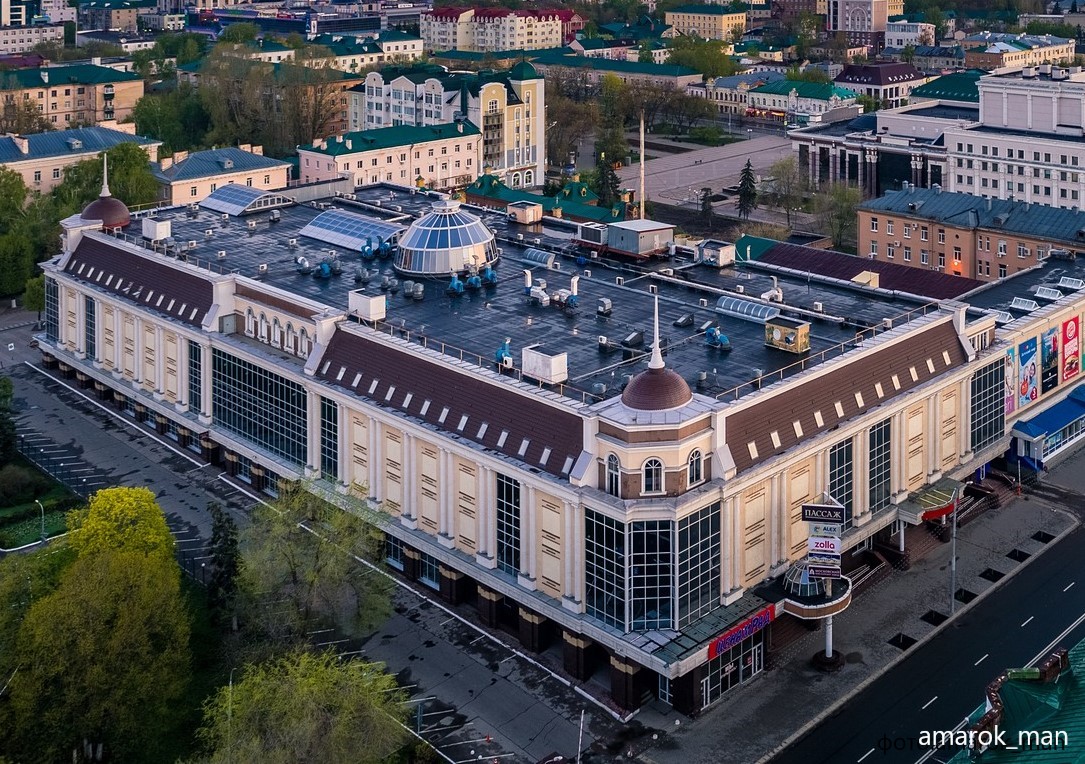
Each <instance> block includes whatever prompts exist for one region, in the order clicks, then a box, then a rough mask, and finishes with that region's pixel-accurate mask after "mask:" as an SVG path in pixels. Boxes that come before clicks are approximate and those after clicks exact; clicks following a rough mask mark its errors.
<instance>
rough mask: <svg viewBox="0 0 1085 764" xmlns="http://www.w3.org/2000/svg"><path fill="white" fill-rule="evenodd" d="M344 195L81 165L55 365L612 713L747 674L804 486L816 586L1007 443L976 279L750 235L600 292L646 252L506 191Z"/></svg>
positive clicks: (51, 294)
mask: <svg viewBox="0 0 1085 764" xmlns="http://www.w3.org/2000/svg"><path fill="white" fill-rule="evenodd" d="M355 196H356V198H355V199H348V198H338V199H330V200H326V201H324V202H321V203H319V204H305V205H297V204H292V203H291V202H290V200H289V199H287V198H285V197H284V196H282V195H279V194H276V193H275V192H261V191H259V190H257V189H248V188H245V187H242V186H236V185H230V186H226V187H223V188H220V189H218V190H217V191H216V192H214V193H213V194H211V195H210V196H209V197H207V198H206V199H204V200H203V201H202V202H201V203H200V204H199V205H197V206H196V207H195V208H188V207H184V208H178V209H173V210H156V211H155V212H154V214H153V215H150V214H142V215H133V214H132V213H130V212H129V211H128V210H127V209H126V208H125V207H124V205H123V204H121V203H120V202H119V201H118V200H116V199H114V198H112V197H109V196H108V195H107V194H106V193H104V194H103V196H102V198H100V199H99V200H97V201H95V202H94V203H92V205H91V206H90V207H88V208H87V209H86V210H84V212H83V213H82V215H75V216H72V217H71V218H68V219H67V220H65V221H64V222H63V231H64V234H63V250H62V253H61V254H60V255H58V256H57V257H55V258H53V259H52V260H50V261H48V262H46V263H44V265H43V267H44V269H45V272H46V310H45V331H44V332H43V333H42V335H41V336H40V338H39V341H40V342H41V347H42V350H43V354H44V355H43V357H44V360H45V364H46V365H47V366H48V367H50V368H52V369H55V370H56V371H57V372H58V373H60V374H62V375H64V376H66V377H67V378H69V379H71V380H73V382H72V383H73V384H78V385H80V386H82V387H83V388H84V389H87V390H90V391H92V392H93V394H95V395H97V396H98V398H99V399H100V400H102V401H104V402H107V403H109V404H112V405H114V406H115V407H116V409H117V411H118V412H119V413H121V415H122V416H126V417H130V418H131V419H132V420H133V421H135V422H138V423H141V424H142V425H143V426H145V427H149V428H152V429H153V430H154V431H156V432H157V433H159V434H160V435H161V436H162V437H163V438H166V439H169V440H172V441H174V442H176V444H177V447H178V448H181V449H185V450H186V451H192V452H193V453H194V454H198V455H199V456H200V457H201V458H204V459H207V460H209V461H213V462H214V463H217V464H223V465H225V466H226V467H227V469H228V471H229V473H230V475H231V476H232V478H233V479H236V480H239V481H242V482H245V483H248V484H250V485H251V487H252V490H255V491H262V492H266V493H271V494H274V493H275V492H276V491H277V490H278V489H279V485H280V481H281V480H296V479H306V480H308V481H309V483H308V484H309V485H310V486H311V488H312V490H314V491H317V492H319V493H320V495H322V496H324V497H326V498H328V499H329V500H331V501H333V502H336V503H337V504H339V505H340V506H343V507H349V506H351V505H352V504H355V503H357V502H364V501H367V500H368V501H370V502H372V503H373V505H374V506H378V507H380V508H381V509H382V510H383V511H384V512H385V513H386V515H387V521H386V522H385V523H384V524H383V525H382V527H381V530H382V531H383V532H384V533H385V534H386V545H385V554H386V556H387V558H388V560H389V564H390V565H392V566H393V567H395V568H397V569H399V570H400V571H401V572H402V574H403V576H404V577H406V578H407V579H410V580H412V581H415V582H417V583H418V585H420V586H423V587H427V588H430V589H432V590H433V591H434V592H435V595H436V596H440V597H442V598H443V599H445V600H446V601H448V602H451V603H456V604H459V603H469V604H471V605H474V606H475V608H477V612H478V618H479V619H480V620H481V621H483V622H484V623H486V624H488V625H491V626H498V625H501V624H504V625H507V626H509V627H510V628H514V629H515V630H516V631H517V633H518V634H519V635H520V639H521V641H522V644H523V646H524V649H525V650H527V651H529V652H537V651H541V650H544V649H546V648H547V647H548V646H550V645H554V644H557V645H560V646H561V648H562V655H563V658H564V668H565V671H566V672H567V673H568V674H569V675H571V676H573V677H575V678H576V679H577V680H578V681H584V680H588V679H590V678H591V677H593V676H594V675H596V674H600V675H601V676H600V679H601V680H602V682H603V683H604V686H607V685H609V689H610V698H611V699H612V701H613V702H614V703H615V704H616V705H617V706H619V707H621V708H624V709H632V708H636V707H638V706H639V705H641V704H642V703H643V702H644V698H645V696H648V697H655V698H658V699H660V700H661V701H662V702H664V703H669V704H671V705H673V706H674V707H675V708H676V709H678V710H679V711H681V712H684V713H697V712H699V711H700V710H701V709H703V708H705V707H707V706H709V705H711V704H713V703H715V702H717V701H719V700H720V699H721V698H723V697H725V696H726V694H727V693H728V692H733V691H734V690H735V688H737V687H739V686H740V685H741V684H743V683H744V682H746V681H747V680H749V679H751V678H753V677H754V676H756V675H757V674H758V673H760V672H761V671H762V670H763V668H764V667H765V665H766V659H767V658H768V657H770V651H771V650H772V649H773V634H774V633H775V630H776V629H777V628H779V629H781V630H783V629H785V628H787V627H790V628H791V629H793V630H794V629H798V628H800V624H799V619H801V618H806V617H810V616H811V613H810V603H809V602H804V601H803V600H802V598H801V597H796V596H792V595H788V594H787V593H784V592H776V591H775V589H772V590H771V591H770V588H766V587H765V586H764V585H765V584H766V582H771V581H773V580H775V579H777V578H778V577H779V576H781V575H782V574H784V573H785V572H786V571H788V570H789V569H790V568H791V565H792V563H793V562H795V561H798V560H800V559H801V558H803V557H805V555H806V550H807V548H808V543H809V542H808V534H809V530H808V527H807V524H806V523H804V522H803V521H802V512H801V507H802V505H803V504H805V503H815V502H819V501H825V500H828V499H827V498H825V497H826V494H827V496H828V497H831V498H832V500H833V501H836V502H838V503H839V504H840V505H841V510H842V512H843V516H844V522H843V526H844V532H843V538H842V546H843V549H844V554H843V555H842V558H841V559H842V565H843V566H844V567H843V570H844V578H842V579H841V580H840V582H839V588H837V587H834V591H835V592H836V599H835V600H833V601H832V602H831V603H826V607H828V608H829V612H834V611H835V610H838V609H840V608H843V607H846V606H847V604H848V602H850V594H851V588H850V579H849V578H847V576H848V572H849V570H854V569H856V568H857V567H860V566H862V565H864V564H867V560H868V559H871V555H870V554H869V553H868V551H867V550H868V549H869V548H872V547H873V545H875V544H892V543H895V541H896V539H897V537H900V538H901V543H904V542H905V541H906V540H907V536H908V533H907V531H908V528H910V527H914V526H917V525H919V524H921V523H923V522H924V521H925V520H927V519H931V518H936V517H938V516H940V514H944V513H945V512H947V511H949V509H948V508H947V507H948V505H946V506H942V505H935V504H931V505H926V506H925V499H924V497H925V496H927V495H928V493H929V492H930V491H931V487H932V486H933V485H934V484H938V485H939V486H941V487H944V486H947V485H948V486H957V487H960V486H961V483H960V481H961V480H962V479H965V478H967V477H969V476H971V475H973V474H974V473H975V471H976V469H977V468H979V467H982V466H983V465H984V464H986V463H987V462H988V461H989V460H990V459H991V458H993V457H994V456H996V455H1001V454H1003V453H1005V451H1006V450H1007V448H1008V444H1009V439H1008V437H1007V419H1008V416H1007V414H1006V411H1005V408H1004V398H1005V391H1006V378H1005V369H1006V361H1005V358H1006V346H1005V345H1004V344H1000V343H999V342H998V341H997V339H998V338H997V334H996V322H995V317H994V316H993V315H990V314H987V313H983V314H982V315H979V314H975V313H970V312H969V311H968V310H967V307H966V306H965V305H964V304H963V303H959V302H956V298H958V297H959V296H961V295H962V294H963V293H964V292H965V291H968V290H974V289H976V288H977V287H979V286H980V285H979V284H977V283H976V282H973V281H971V280H969V279H965V278H961V277H951V276H948V275H943V274H937V273H923V272H919V271H916V270H914V269H907V268H899V267H894V266H890V265H887V264H884V263H872V262H870V261H867V260H865V259H862V258H855V257H851V256H846V255H841V254H838V253H831V252H820V251H817V250H807V249H805V248H802V247H793V246H790V245H782V244H777V243H775V242H766V241H764V240H750V241H740V242H738V243H737V248H738V250H739V251H740V252H744V253H745V255H746V259H745V260H744V262H743V267H742V268H741V273H739V272H738V271H736V269H735V267H734V264H733V263H727V262H721V261H718V260H717V261H714V262H712V263H688V264H687V267H686V268H685V269H684V272H685V273H686V274H687V275H689V276H690V278H688V279H677V278H674V277H673V276H672V275H670V273H671V272H670V271H662V270H658V269H653V268H651V267H648V268H647V269H646V270H643V271H636V272H637V273H638V275H640V278H638V279H637V282H636V285H630V286H623V285H621V284H620V283H618V282H616V281H615V278H616V277H618V276H621V277H622V278H623V279H629V277H630V276H631V275H633V274H634V272H635V270H634V269H635V268H636V267H637V266H632V265H629V264H625V265H623V266H621V267H620V268H617V267H611V266H608V265H607V264H606V263H605V262H594V261H593V262H592V263H591V266H590V268H589V269H588V271H587V272H585V271H583V270H581V269H580V267H578V266H577V265H576V258H575V255H569V256H565V255H559V254H556V253H555V250H556V249H559V248H561V247H562V246H564V245H565V244H566V243H567V239H566V238H564V237H565V236H566V235H567V234H565V233H562V232H558V231H556V230H554V229H549V228H548V226H547V225H546V224H543V225H540V226H537V227H536V230H535V231H534V233H533V236H534V237H535V238H536V239H537V240H538V243H536V242H534V241H533V242H531V243H530V244H531V246H528V245H527V243H525V244H524V245H521V244H518V243H517V241H516V237H515V234H514V231H515V230H516V229H515V228H514V227H513V226H515V224H513V223H510V222H509V221H508V215H507V214H505V213H504V212H503V211H501V212H492V213H490V212H481V213H479V214H478V215H476V214H475V213H473V212H470V211H468V210H466V209H463V208H460V207H459V205H458V204H457V203H455V202H450V201H448V200H445V199H442V198H438V197H436V196H431V195H429V194H424V193H420V194H410V193H408V192H407V189H405V188H403V187H390V186H382V187H373V188H369V189H359V191H358V193H357V194H356V195H355ZM378 201H379V202H381V205H380V206H378V205H376V202H378ZM388 206H393V209H388V210H387V211H386V212H384V211H383V210H385V209H386V208H387V207H388ZM374 213H376V214H374ZM223 215H225V216H226V218H225V219H223ZM480 216H481V217H480ZM272 221H276V222H272ZM118 230H119V231H120V232H121V233H124V234H125V235H124V236H117V235H114V234H116V233H117V232H118ZM140 234H142V235H140ZM495 234H496V235H498V236H500V237H501V238H502V239H503V241H502V248H501V251H500V252H498V251H497V249H496V248H495V246H494V243H495V242H494V236H495ZM182 251H183V253H184V257H183V258H182V257H177V256H176V255H177V254H178V253H179V252H182ZM171 255H172V256H171ZM498 255H500V262H499V263H498V261H497V257H498ZM381 256H385V257H386V258H387V259H385V260H377V258H379V257H381ZM374 261H376V262H374ZM373 264H376V265H377V268H378V271H377V274H378V275H377V276H376V277H374V274H373V272H371V271H370V268H371V267H372V265H373ZM495 264H496V266H497V267H496V270H495V268H494V266H495ZM559 264H560V268H559V267H557V266H558V265H559ZM384 268H393V269H394V270H395V272H396V273H397V275H398V277H399V279H403V280H402V281H400V280H399V279H397V281H396V286H395V289H393V288H392V284H391V281H390V280H388V279H384V278H381V277H380V275H379V270H380V269H384ZM344 270H346V271H347V273H349V272H350V271H351V270H353V271H354V273H355V276H354V277H353V278H351V277H348V276H346V275H342V276H340V275H338V274H340V273H342V272H343V271H344ZM525 272H526V273H525ZM450 274H452V275H451V276H450ZM476 279H477V280H476ZM544 281H545V283H543V282H544ZM408 282H409V283H408ZM435 282H436V283H435ZM525 282H526V287H525ZM446 285H447V286H446ZM382 286H384V287H385V288H384V289H383V290H382ZM738 287H742V289H739V288H738ZM525 289H526V290H527V292H528V294H525ZM465 290H477V292H478V294H479V295H480V296H481V295H482V294H484V295H485V299H472V298H471V296H470V295H468V294H463V292H464V291H465ZM923 294H926V295H929V296H925V297H921V296H919V295H923ZM758 295H761V296H760V297H758ZM574 298H575V299H574ZM601 301H602V302H601ZM1079 303H1080V301H1077V302H1075V303H1074V306H1076V310H1077V311H1078V312H1080V310H1081V305H1080V304H1079ZM597 304H601V305H603V306H604V307H605V308H606V309H605V310H604V311H603V312H599V310H598V309H597V308H596V305H597ZM580 305H584V306H586V308H587V309H583V310H581V309H578V306H580ZM1070 308H1071V306H1070V304H1069V301H1068V302H1067V303H1064V307H1063V308H1062V310H1063V311H1064V312H1065V313H1069V312H1070ZM785 309H786V310H787V311H788V313H789V316H783V315H781V311H782V310H785ZM653 312H656V317H655V318H653ZM794 316H798V318H795V317H794ZM1046 318H1047V317H1046V316H1045V320H1046ZM495 319H496V320H495ZM1037 320H1039V319H1037ZM706 324H707V325H708V327H709V328H715V327H716V326H717V325H718V326H719V327H720V328H721V329H723V330H724V332H725V334H726V337H723V338H722V339H721V337H720V336H719V333H718V332H716V331H714V332H713V333H712V334H711V335H706V334H705V332H704V330H703V329H702V327H703V326H704V325H706ZM814 324H816V329H815V330H811V326H812V325H814ZM658 327H666V336H665V337H664V336H661V333H660V329H659V328H658ZM542 333H545V337H546V339H545V341H544V343H543V344H541V345H540V344H539V337H541V336H542ZM706 337H708V338H709V339H710V340H711V342H710V341H708V340H706ZM623 341H624V343H625V344H622V343H623ZM724 341H726V342H727V347H728V348H730V355H729V356H728V357H729V359H730V360H729V362H728V363H720V362H719V360H718V358H719V354H720V352H721V349H720V348H721V346H722V343H723V342H724ZM713 343H715V344H713ZM664 351H665V354H664ZM623 359H624V360H623ZM619 361H621V363H620V365H619V366H618V368H619V374H617V375H612V373H611V371H612V370H613V369H614V367H615V364H616V363H617V362H619ZM705 369H709V370H711V371H708V372H706V373H704V374H701V372H702V371H704V370H705ZM753 369H756V371H753ZM1068 387H1069V386H1068V385H1064V386H1062V387H1059V388H1058V389H1057V390H1054V391H1053V390H1048V391H1046V392H1045V393H1044V395H1043V397H1042V398H1039V400H1042V401H1043V403H1041V404H1037V405H1033V406H1031V409H1032V410H1038V409H1039V408H1041V407H1042V406H1043V405H1047V404H1048V403H1050V402H1052V401H1053V400H1054V399H1056V398H1057V397H1058V396H1059V395H1061V394H1063V393H1064V392H1068ZM1032 410H1029V409H1026V414H1031V413H1032ZM937 490H941V488H939V489H937ZM951 490H952V489H951ZM944 503H945V502H944V501H943V504H944ZM905 546H906V544H905ZM893 548H896V547H895V546H894V547H893ZM849 566H852V567H849ZM819 604H820V603H819ZM589 684H593V683H589ZM594 684H598V680H597V681H596V682H595V683H594Z"/></svg>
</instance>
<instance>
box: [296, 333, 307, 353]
mask: <svg viewBox="0 0 1085 764" xmlns="http://www.w3.org/2000/svg"><path fill="white" fill-rule="evenodd" d="M298 355H300V356H302V357H305V356H307V355H309V333H308V332H307V331H305V330H304V329H302V330H301V335H300V336H299V337H298Z"/></svg>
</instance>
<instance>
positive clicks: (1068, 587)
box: [1063, 581, 1077, 592]
mask: <svg viewBox="0 0 1085 764" xmlns="http://www.w3.org/2000/svg"><path fill="white" fill-rule="evenodd" d="M1075 583H1077V582H1076V581H1071V582H1070V583H1068V584H1067V585H1066V588H1065V589H1063V591H1064V592H1068V591H1070V587H1071V586H1073V585H1074V584H1075Z"/></svg>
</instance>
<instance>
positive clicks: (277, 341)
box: [271, 318, 283, 347]
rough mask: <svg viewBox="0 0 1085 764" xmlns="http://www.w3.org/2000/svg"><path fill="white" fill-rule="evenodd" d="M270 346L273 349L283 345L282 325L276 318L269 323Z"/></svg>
mask: <svg viewBox="0 0 1085 764" xmlns="http://www.w3.org/2000/svg"><path fill="white" fill-rule="evenodd" d="M271 344H272V345H274V346H275V347H282V344H283V325H282V324H280V323H279V319H278V318H276V319H274V320H273V321H272V322H271Z"/></svg>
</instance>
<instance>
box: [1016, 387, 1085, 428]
mask: <svg viewBox="0 0 1085 764" xmlns="http://www.w3.org/2000/svg"><path fill="white" fill-rule="evenodd" d="M1082 417H1085V385H1078V386H1077V387H1075V388H1074V389H1073V391H1071V393H1070V395H1068V396H1067V397H1066V398H1065V399H1064V400H1061V401H1059V402H1058V403H1056V404H1055V405H1054V406H1048V407H1047V408H1046V409H1044V410H1043V411H1041V412H1040V413H1039V414H1037V415H1036V416H1034V417H1032V418H1031V419H1022V420H1020V421H1019V422H1017V424H1015V425H1014V426H1013V430H1012V433H1013V434H1014V435H1018V436H1020V437H1022V438H1025V439H1026V440H1035V439H1037V438H1042V437H1044V436H1046V435H1050V434H1052V433H1056V432H1058V431H1059V430H1061V429H1063V428H1064V427H1066V426H1067V425H1069V424H1071V423H1073V422H1076V421H1077V420H1078V419H1081V418H1082Z"/></svg>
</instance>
